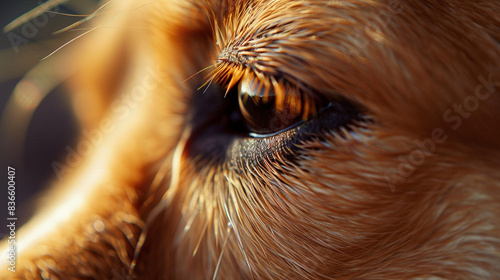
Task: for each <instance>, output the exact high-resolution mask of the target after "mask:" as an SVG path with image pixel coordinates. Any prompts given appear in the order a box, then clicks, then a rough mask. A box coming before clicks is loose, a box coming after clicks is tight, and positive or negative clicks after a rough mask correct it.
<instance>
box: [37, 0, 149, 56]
mask: <svg viewBox="0 0 500 280" xmlns="http://www.w3.org/2000/svg"><path fill="white" fill-rule="evenodd" d="M156 1H157V0H153V1H150V2H148V3H146V4H143V5H140V6H139V7H136V8H134V9H132V10H130V11H128V12H125V13H123V14H120V15H118V16H116V17H114V18H111V19H109V20H107V21H105V22H103V23H101V24H99V25H97V26H96V27H94V28H92V29H90V30H89V31H87V32H85V33H83V34H80V35H78V36H76V37H75V38H73V39H71V40H70V41H69V42H67V43H65V44H64V45H62V46H60V47H59V48H57V49H56V50H55V51H53V52H51V53H50V54H49V55H47V56H46V57H44V58H42V59H41V60H45V59H47V58H49V57H50V56H52V55H53V54H55V53H56V52H58V51H59V50H60V49H62V48H64V47H66V46H67V45H69V44H71V43H72V42H74V41H76V40H78V39H80V38H81V37H83V36H85V35H87V34H89V33H90V32H92V31H94V30H96V29H98V28H100V27H101V26H103V25H105V24H107V23H110V22H112V21H114V20H116V19H118V18H120V17H122V16H124V15H128V14H130V13H131V12H133V11H136V10H138V9H140V8H142V7H144V6H147V5H149V4H151V3H153V2H156Z"/></svg>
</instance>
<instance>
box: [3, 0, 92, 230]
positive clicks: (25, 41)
mask: <svg viewBox="0 0 500 280" xmlns="http://www.w3.org/2000/svg"><path fill="white" fill-rule="evenodd" d="M50 2H52V3H55V2H57V3H62V4H61V5H58V6H56V7H54V8H52V9H51V10H50V11H48V12H44V13H43V14H41V15H39V16H38V17H36V18H33V16H32V15H33V14H34V13H32V14H28V17H27V20H24V21H22V23H21V24H19V26H17V27H15V28H14V29H12V30H5V27H6V26H8V24H9V23H11V22H13V21H14V20H16V18H18V17H20V16H22V15H23V14H25V13H27V12H29V11H31V10H33V9H36V8H37V7H39V6H40V5H44V4H45V5H47V4H50ZM98 5H100V1H98V0H70V1H65V0H57V1H53V0H52V1H44V0H16V1H1V2H0V30H2V31H0V116H3V118H2V119H0V182H1V183H0V219H1V221H4V223H6V222H7V220H6V218H7V216H8V209H7V202H8V200H7V196H8V193H7V187H8V185H7V183H8V178H7V167H8V166H13V167H15V168H16V180H15V181H16V212H15V214H16V217H17V218H18V222H17V227H19V226H20V225H21V224H22V223H25V222H26V221H27V220H28V219H29V217H30V216H32V215H33V214H34V211H35V206H36V202H37V200H38V197H40V196H41V195H42V194H43V192H41V190H43V188H44V187H46V186H47V185H48V184H50V182H52V181H54V180H57V176H56V174H55V172H54V169H53V167H52V163H53V162H54V161H60V159H61V157H64V156H65V155H66V153H67V151H66V150H65V148H66V147H67V146H70V147H71V146H72V145H74V143H75V142H76V138H77V136H78V134H79V129H78V127H77V124H76V121H75V119H74V116H73V114H72V111H71V106H70V103H69V99H68V96H67V93H65V90H64V86H63V85H61V84H59V81H57V80H54V79H53V78H51V75H50V72H51V71H53V70H54V69H53V67H56V66H55V64H54V65H51V63H50V61H51V60H49V59H47V60H45V65H44V67H43V68H42V70H41V71H40V70H39V71H38V72H35V73H34V75H36V77H35V78H36V79H37V81H38V82H41V83H44V82H47V83H55V85H56V86H55V88H54V89H53V90H50V92H49V93H48V94H47V95H46V96H45V97H44V98H43V99H41V101H40V102H39V104H38V103H37V102H35V101H36V99H37V98H39V97H40V96H42V94H40V95H39V96H36V95H34V96H33V94H32V95H27V97H26V96H24V97H23V98H30V97H31V98H32V99H34V100H35V101H33V100H31V101H30V100H28V101H27V102H26V104H28V105H29V106H26V107H25V108H22V109H23V110H20V109H19V108H16V107H13V106H10V107H12V108H13V109H11V113H10V114H8V115H7V114H5V112H6V108H7V104H8V100H9V99H10V98H11V96H12V93H13V91H14V89H15V88H16V85H18V84H19V82H20V81H21V80H22V78H23V77H24V76H25V75H26V74H27V73H29V72H30V71H32V70H33V69H36V67H37V65H40V63H41V62H40V61H41V60H42V59H43V58H44V57H46V56H47V55H49V54H50V53H51V52H53V51H54V50H56V49H57V48H59V47H60V46H62V45H63V44H64V43H66V42H68V41H69V40H71V39H72V38H75V37H76V36H78V35H79V34H82V33H83V32H85V31H86V30H88V25H85V24H84V25H80V26H78V27H76V28H73V29H72V30H69V31H65V32H62V33H61V34H53V33H54V32H56V31H58V30H60V29H62V28H64V27H67V26H70V25H71V24H73V23H74V22H77V21H79V20H81V19H82V17H75V16H68V15H63V14H71V15H87V14H90V13H92V12H93V11H95V10H96V8H97V7H98ZM61 13H62V14H61ZM52 58H53V57H51V58H50V59H52ZM52 66H53V67H52ZM59 70H60V69H59ZM27 85H28V86H25V87H24V88H23V87H19V90H18V91H21V92H22V91H24V89H29V90H30V92H37V88H36V86H37V85H36V83H35V84H32V83H27ZM30 86H31V88H30ZM12 110H13V112H12ZM31 113H32V115H31ZM29 115H31V117H30V118H25V117H26V116H29ZM24 127H26V128H27V130H26V132H25V133H24V132H23V131H24ZM16 147H20V148H19V150H16ZM7 230H8V229H7V228H6V227H5V226H3V227H0V239H2V238H3V237H4V236H6V235H7Z"/></svg>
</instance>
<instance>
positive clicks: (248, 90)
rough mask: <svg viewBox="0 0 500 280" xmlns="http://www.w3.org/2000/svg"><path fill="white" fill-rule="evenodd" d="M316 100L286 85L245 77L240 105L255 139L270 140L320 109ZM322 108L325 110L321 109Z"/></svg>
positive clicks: (239, 87) (241, 82)
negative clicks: (267, 138) (268, 138)
mask: <svg viewBox="0 0 500 280" xmlns="http://www.w3.org/2000/svg"><path fill="white" fill-rule="evenodd" d="M316 103H318V102H316V101H315V100H314V99H312V98H310V97H309V96H306V95H305V94H302V93H301V92H299V90H297V89H296V88H293V87H291V86H287V85H284V84H283V83H282V82H276V81H273V82H271V81H261V80H260V79H259V78H257V77H256V76H254V75H244V77H243V78H242V79H241V80H240V82H239V85H238V104H239V108H240V112H241V114H242V116H243V118H244V122H245V125H246V126H247V129H248V130H249V131H250V132H251V133H250V136H253V137H267V136H271V135H274V134H277V133H279V132H282V131H285V130H288V129H291V128H293V127H295V126H297V125H299V124H301V123H303V122H304V121H306V120H307V119H309V118H310V117H312V116H314V115H315V114H316V113H317V112H318V111H319V110H318V108H317V106H318V105H321V104H316ZM320 109H321V108H320Z"/></svg>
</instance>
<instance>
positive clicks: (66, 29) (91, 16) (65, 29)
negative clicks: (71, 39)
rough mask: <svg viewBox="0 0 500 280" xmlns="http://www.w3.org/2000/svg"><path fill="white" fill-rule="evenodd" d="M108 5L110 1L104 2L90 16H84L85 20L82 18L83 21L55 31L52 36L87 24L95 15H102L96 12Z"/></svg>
mask: <svg viewBox="0 0 500 280" xmlns="http://www.w3.org/2000/svg"><path fill="white" fill-rule="evenodd" d="M109 3H111V1H108V2H106V3H104V4H102V5H101V6H100V7H99V8H97V10H95V11H94V12H92V13H91V14H89V15H88V16H86V17H85V18H83V19H81V20H79V21H77V22H75V23H73V24H70V25H69V26H66V27H64V28H62V29H60V30H58V31H56V32H54V33H52V35H57V34H61V33H63V32H65V31H68V30H70V29H73V28H74V27H77V26H78V25H80V24H82V23H85V22H87V21H89V20H91V19H92V18H94V17H95V16H96V15H100V14H102V13H98V12H99V11H100V10H102V9H103V8H105V7H106V6H108V5H109Z"/></svg>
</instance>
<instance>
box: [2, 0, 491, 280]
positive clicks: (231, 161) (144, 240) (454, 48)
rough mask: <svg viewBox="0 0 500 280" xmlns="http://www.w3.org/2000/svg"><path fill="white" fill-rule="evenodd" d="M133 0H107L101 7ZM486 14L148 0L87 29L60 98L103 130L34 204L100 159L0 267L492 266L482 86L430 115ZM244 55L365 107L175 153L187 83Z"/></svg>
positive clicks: (184, 129)
mask: <svg viewBox="0 0 500 280" xmlns="http://www.w3.org/2000/svg"><path fill="white" fill-rule="evenodd" d="M140 2H141V1H120V4H119V6H120V8H116V11H117V12H116V13H114V14H113V13H112V14H110V16H117V15H120V14H122V13H123V11H127V10H132V9H134V7H137V6H140V5H141V4H143V3H140ZM145 2H147V1H145ZM499 12H500V2H498V1H486V0H483V1H469V2H466V1H458V0H445V1H401V2H399V1H389V0H387V1H382V0H381V1H357V0H353V1H319V0H318V1H315V0H306V1H282V0H273V1H263V0H262V1H261V0H254V1H244V0H238V1H192V2H190V1H168V0H158V1H154V2H151V3H149V4H148V5H145V6H144V7H142V8H140V9H137V10H135V11H134V12H132V13H129V14H128V15H127V16H125V17H121V18H119V20H117V21H116V22H113V26H114V28H112V29H106V28H104V27H103V28H102V30H97V31H96V32H94V34H89V35H88V36H87V38H85V39H86V40H85V42H81V43H80V44H78V47H80V49H77V50H76V51H77V52H80V53H84V54H85V56H84V57H82V56H77V57H76V58H75V61H76V63H78V65H80V72H79V75H78V76H77V77H75V79H74V80H72V81H70V83H71V85H72V88H73V90H72V92H73V93H74V95H75V100H77V101H79V102H75V110H76V111H77V112H78V113H79V117H80V118H81V119H82V125H83V128H85V129H87V130H90V129H94V128H96V127H98V126H99V122H100V120H103V119H107V120H111V121H112V123H113V124H114V125H115V129H114V130H113V131H112V132H110V133H108V134H105V135H104V137H103V138H104V139H103V140H102V141H101V142H100V145H99V147H98V148H96V151H95V153H93V154H92V155H90V156H89V157H88V158H87V159H84V160H83V162H82V164H81V165H80V168H79V169H78V170H76V171H75V172H73V173H72V174H70V175H68V178H66V179H65V180H63V181H62V182H58V183H56V185H58V190H59V191H55V192H54V196H53V198H54V199H53V200H51V201H50V203H51V204H56V205H58V204H60V203H61V201H65V200H67V199H68V195H69V196H73V195H78V194H75V193H72V192H71V190H72V189H73V186H75V185H77V184H78V183H77V182H81V181H83V180H84V179H85V178H87V177H88V174H94V173H98V172H99V171H102V170H105V171H106V172H102V174H101V173H98V174H101V175H100V176H99V178H96V179H95V180H94V181H93V182H92V184H89V186H88V188H89V194H88V195H87V196H86V199H85V203H84V204H83V206H82V207H79V208H78V209H73V210H71V211H72V212H71V213H69V216H70V217H71V219H69V218H68V219H66V220H64V221H63V222H61V223H59V224H55V225H52V226H53V228H51V232H50V233H49V234H47V235H46V236H44V237H43V238H40V240H39V241H38V243H37V244H35V245H33V246H32V247H31V248H27V249H26V250H25V251H23V252H22V253H21V255H20V256H19V258H18V263H17V271H18V272H17V273H16V274H11V273H10V272H8V271H7V272H6V270H4V269H2V271H1V272H0V275H1V277H2V279H6V278H7V277H10V278H12V279H15V278H27V279H40V276H43V277H52V278H54V279H57V278H58V279H73V278H82V279H83V278H85V277H89V278H95V279H111V278H117V279H212V278H213V279H412V278H416V279H425V278H431V279H457V278H458V279H496V278H498V277H500V267H499V266H498V263H500V219H499V218H498V217H499V216H500V201H499V198H500V178H499V176H500V175H499V174H500V173H499V158H500V157H499V156H500V154H499V151H500V150H499V148H500V147H499V145H500V144H499V141H498V140H499V139H500V135H499V132H498V130H497V124H498V123H500V115H499V114H498V109H499V106H500V98H499V97H498V95H497V94H496V93H495V94H492V95H491V96H490V97H489V98H488V99H487V100H486V101H481V103H480V106H479V108H478V109H477V110H475V111H474V112H471V115H470V117H468V118H467V119H465V118H464V119H463V122H462V123H461V126H460V127H459V128H457V129H456V130H453V129H450V128H449V126H450V125H449V123H447V122H445V121H444V120H443V112H445V111H446V110H447V109H449V108H452V106H453V104H454V103H460V104H461V103H462V102H463V100H464V99H465V98H466V97H467V96H470V95H473V94H474V92H475V90H476V88H477V86H478V85H481V82H480V80H479V77H484V78H485V79H488V78H489V77H491V80H493V81H497V79H498V78H499V77H500V71H499V68H498V65H499V62H500V61H499V60H500V46H499V43H498V42H499V41H500V35H499V34H500V22H499V19H498V13H499ZM103 21H105V19H104V20H103ZM132 25H133V26H134V27H136V28H129V27H131V26H132ZM371 27H373V28H371ZM217 42H218V44H217ZM96 44H97V45H98V46H100V47H102V48H97V49H96V48H95V45H96ZM86 46H87V47H86ZM88 46H92V48H90V47H88ZM75 47H76V46H75ZM224 52H225V53H226V54H227V55H222V56H221V54H222V53H224ZM209 66H212V67H209ZM148 67H152V69H154V72H155V73H156V74H157V75H158V76H159V77H161V79H160V80H159V82H158V83H157V84H155V86H154V89H151V90H150V91H148V92H147V94H146V98H145V99H144V100H141V101H140V102H135V103H133V106H130V107H128V109H129V111H128V114H126V116H122V115H121V114H120V112H117V111H116V110H114V109H116V104H117V103H114V102H116V100H117V99H118V100H120V98H124V97H128V96H130V95H131V92H132V91H131V89H133V88H134V87H135V86H140V85H141V83H143V78H144V77H145V76H147V75H148V73H149V72H148V71H146V70H145V69H147V68H148ZM207 67H208V68H207ZM247 68H250V69H251V70H252V71H253V72H254V73H255V75H262V76H263V77H264V78H262V80H265V77H268V78H269V77H281V78H283V79H286V81H288V82H289V83H291V84H293V86H295V87H296V88H298V89H304V91H307V92H314V93H316V94H319V95H323V96H326V97H330V98H336V97H342V98H345V99H348V100H350V101H351V102H353V103H355V104H358V105H359V106H360V107H362V108H363V112H364V114H366V117H367V118H369V119H370V121H367V122H363V120H358V121H357V122H356V123H354V124H353V125H352V126H351V127H349V129H347V128H339V129H336V130H333V129H332V130H331V131H330V132H325V133H323V134H322V135H318V137H311V138H310V140H308V141H305V142H301V143H298V144H297V146H296V147H287V146H281V145H282V142H281V141H282V140H284V139H285V136H287V133H290V134H293V133H294V132H286V133H284V134H280V135H279V136H277V137H274V138H266V139H251V138H250V139H242V140H241V141H243V142H245V143H247V144H248V146H249V147H255V148H256V149H257V148H262V147H268V148H267V150H266V152H267V153H265V154H258V153H254V154H251V151H250V152H249V154H250V156H248V157H243V158H242V157H237V156H236V155H237V154H236V152H239V151H238V150H237V148H236V146H229V147H227V150H228V155H229V158H226V159H224V160H222V161H221V160H215V159H211V158H207V157H203V156H202V155H200V156H193V155H191V154H190V153H189V152H190V151H191V150H192V146H190V145H192V144H191V143H192V141H193V138H194V137H196V136H193V135H196V133H194V132H195V131H196V129H199V127H196V123H199V122H202V121H203V120H193V119H191V116H192V112H191V111H190V108H189V106H190V104H191V103H190V102H192V100H195V99H196V98H197V96H198V95H200V94H203V93H202V92H203V89H204V87H202V88H200V85H203V84H204V83H205V82H207V80H208V81H209V82H207V83H206V86H208V87H209V89H210V87H211V86H214V85H210V81H211V78H213V77H216V79H215V80H213V82H219V83H220V82H221V81H222V82H223V83H226V86H227V85H231V86H235V85H236V83H237V81H239V80H240V79H241V76H240V75H242V74H241V73H243V72H244V71H248V70H245V69H247ZM201 69H207V72H208V73H205V72H201V73H200V74H198V75H194V74H195V73H198V72H199V71H200V70H201ZM110 75H111V77H109V76H110ZM190 77H191V78H190ZM269 79H270V78H269ZM491 86H498V84H494V85H491ZM198 88H200V90H199V91H198V90H197V89H198ZM221 94H222V95H223V94H225V91H224V90H221ZM90 100H91V101H90ZM91 104H96V107H92V106H91ZM119 104H120V103H118V105H119ZM207 106H209V104H207ZM91 108H95V109H91ZM435 128H443V129H444V131H445V132H446V136H447V139H446V141H444V143H441V144H437V143H436V149H435V151H434V152H432V153H427V154H425V155H426V156H425V159H424V161H423V163H421V164H419V165H418V166H417V167H416V168H415V170H414V171H413V172H412V173H411V174H410V175H408V176H405V177H404V178H403V180H402V181H397V182H396V183H394V184H390V182H388V179H387V174H388V172H389V174H397V172H398V170H397V169H398V167H399V166H400V165H401V158H403V159H404V158H405V157H408V155H410V154H411V153H412V152H413V151H415V150H418V149H419V147H418V146H417V145H416V144H415V140H423V139H426V138H429V137H432V131H433V130H434V129H435ZM288 136H289V135H288ZM252 145H253V146H252ZM257 146H258V147H257ZM104 155H105V156H104ZM284 155H287V156H284ZM290 156H291V157H290ZM290 158H292V159H290ZM96 160H97V161H98V162H99V163H100V164H99V165H98V166H96V165H94V164H93V162H95V161H96ZM97 168H98V169H99V170H97ZM66 189H68V191H65V190H66ZM50 215H53V214H50V210H48V211H47V212H43V213H42V214H40V215H39V216H38V218H35V220H33V222H31V223H30V224H28V225H27V226H26V228H25V229H24V230H21V231H20V232H19V240H20V242H22V241H21V240H22V236H25V235H29V234H30V230H36V228H37V226H39V225H40V223H39V222H38V221H37V220H36V219H50V217H51V216H50Z"/></svg>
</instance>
